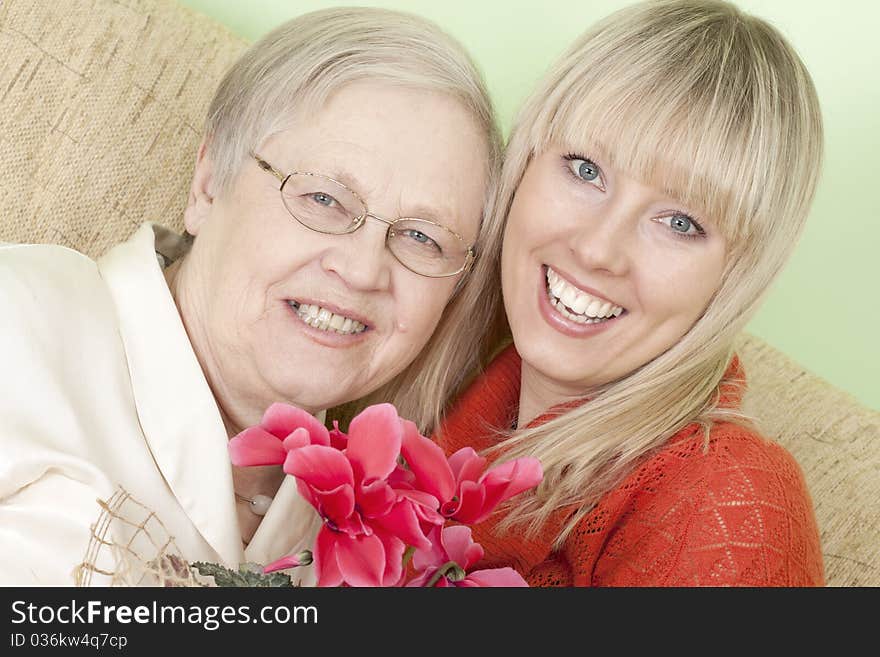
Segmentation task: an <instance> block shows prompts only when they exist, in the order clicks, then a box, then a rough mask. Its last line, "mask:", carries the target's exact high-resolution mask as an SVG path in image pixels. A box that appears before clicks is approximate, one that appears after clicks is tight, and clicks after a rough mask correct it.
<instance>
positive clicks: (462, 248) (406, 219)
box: [0, 9, 500, 585]
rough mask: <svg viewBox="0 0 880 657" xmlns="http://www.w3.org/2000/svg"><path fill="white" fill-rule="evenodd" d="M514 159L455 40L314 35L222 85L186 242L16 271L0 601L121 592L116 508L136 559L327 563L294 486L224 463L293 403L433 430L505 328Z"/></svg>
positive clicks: (59, 255)
mask: <svg viewBox="0 0 880 657" xmlns="http://www.w3.org/2000/svg"><path fill="white" fill-rule="evenodd" d="M498 151H499V146H498V138H497V133H496V128H495V125H494V119H493V113H492V109H491V106H490V103H489V101H488V99H487V95H486V92H485V89H484V86H483V83H482V81H481V79H480V76H479V74H478V73H477V72H476V70H475V69H474V67H473V65H472V63H471V61H470V60H469V58H468V57H467V55H466V54H465V53H464V52H463V51H462V49H461V47H460V46H459V45H458V44H457V43H456V42H454V41H453V40H452V39H451V38H450V37H449V36H447V35H445V34H444V33H442V32H441V31H440V30H438V29H437V28H436V27H435V26H433V25H432V24H429V23H427V22H425V21H423V20H421V19H418V18H415V17H413V16H410V15H407V14H401V13H396V12H390V11H382V10H377V9H346V10H344V11H343V10H328V11H321V12H315V13H312V14H307V15H305V16H302V17H300V18H297V19H295V20H292V21H290V22H288V23H286V24H284V25H282V26H281V27H279V28H278V29H276V30H274V31H273V32H271V33H270V34H268V35H267V36H266V37H265V38H263V39H262V40H261V41H259V42H258V43H256V44H255V45H254V46H253V47H252V48H250V49H249V50H248V51H247V52H246V53H245V54H244V56H243V57H242V58H241V59H240V60H239V61H238V62H237V63H236V64H235V65H234V66H233V68H232V69H231V70H230V71H229V72H228V73H227V74H226V76H225V78H224V79H223V81H222V82H221V84H220V86H219V89H218V91H217V93H216V96H215V98H214V100H213V103H212V104H211V107H210V111H209V116H208V121H207V128H206V131H205V137H204V141H203V144H202V146H201V148H200V149H199V152H198V157H197V161H196V165H195V173H194V175H193V179H192V184H191V189H190V195H189V202H188V205H187V208H186V212H185V225H186V229H187V232H188V234H189V238H188V239H187V240H185V241H183V242H181V241H180V240H178V239H175V236H174V235H168V234H167V231H164V230H163V229H161V228H160V227H159V226H156V225H144V226H142V227H141V228H140V229H139V230H138V231H137V232H136V233H135V234H134V235H133V236H132V237H131V238H130V239H129V240H128V241H127V242H125V243H123V244H121V245H119V246H117V247H115V248H114V249H112V250H111V251H110V252H108V253H107V254H106V255H104V256H103V257H102V258H100V259H99V260H98V261H97V262H93V261H92V260H90V259H88V258H86V257H84V256H83V255H81V254H78V253H76V252H74V251H70V250H68V249H64V248H60V247H55V246H45V245H42V246H37V245H7V246H5V247H3V248H0V317H2V327H3V330H2V334H3V339H2V341H0V361H2V362H3V364H4V371H5V372H6V376H5V377H4V383H3V384H2V391H0V418H2V428H0V453H2V458H0V527H2V529H0V533H2V540H0V546H2V547H0V551H2V556H0V564H2V565H0V582H2V584H4V585H11V584H67V583H73V579H72V578H71V573H72V571H73V570H74V568H75V567H76V566H77V564H79V563H80V562H81V561H83V560H84V559H86V560H87V561H89V562H90V563H91V562H94V563H92V564H91V568H92V570H93V571H94V575H95V579H92V581H98V582H104V581H109V580H106V579H101V578H100V577H99V573H100V571H102V570H103V571H107V572H111V571H112V570H113V568H114V564H113V563H112V562H110V561H108V551H107V550H105V551H104V553H103V555H98V556H97V557H96V556H95V555H94V554H90V555H86V550H87V546H88V545H89V542H90V526H92V525H94V524H95V522H96V519H97V518H98V516H99V512H100V510H101V509H100V508H99V506H98V503H97V501H96V500H97V499H99V498H100V499H102V500H105V501H106V500H110V508H109V509H108V511H109V512H110V515H109V517H114V516H115V517H117V521H116V522H114V523H113V526H112V527H110V530H109V533H108V535H107V536H108V539H110V537H112V541H113V542H114V543H115V544H117V545H119V546H131V545H134V544H135V543H137V541H138V540H139V539H142V538H143V536H142V535H141V534H142V533H143V532H144V531H147V532H149V531H151V530H153V531H154V533H155V532H157V531H159V529H161V530H162V532H167V535H168V537H169V541H170V540H173V547H174V548H175V549H176V550H179V554H180V555H181V556H183V557H184V558H186V559H188V560H191V561H195V560H205V561H216V562H222V563H225V564H227V565H229V566H232V567H236V566H237V565H238V564H239V563H241V562H244V561H254V562H262V563H265V562H268V561H269V560H272V559H276V558H278V557H279V556H281V555H283V554H285V553H287V552H289V551H291V550H292V549H295V548H296V546H297V545H298V544H305V543H307V542H308V540H309V539H310V538H311V537H310V535H309V531H310V528H309V525H310V523H309V522H308V516H304V515H302V514H303V513H310V512H308V511H306V510H305V508H304V506H303V505H301V504H300V502H299V498H298V495H297V493H296V487H295V483H294V482H293V481H292V480H290V481H283V477H284V475H283V473H282V472H281V470H280V468H271V467H266V468H250V469H247V470H237V469H236V470H233V468H232V467H231V465H230V462H229V457H228V453H227V448H226V442H227V440H228V438H229V437H230V436H233V435H235V434H236V433H238V432H239V431H240V430H241V429H243V428H244V427H246V426H249V425H253V424H256V423H258V422H259V420H260V417H261V416H262V414H263V412H264V411H265V409H266V408H267V407H268V406H269V405H270V404H272V403H273V402H277V401H285V402H288V403H291V404H295V405H297V406H299V407H301V408H303V409H305V410H307V411H309V412H312V413H316V414H319V413H320V412H321V411H323V410H324V409H327V408H329V407H332V406H336V405H340V404H345V403H349V402H352V401H354V400H362V399H364V398H367V397H368V396H369V395H370V394H371V393H372V394H373V395H374V396H375V397H376V398H380V399H383V400H386V401H390V402H393V403H394V404H396V405H397V407H398V409H400V412H401V414H402V415H404V416H405V417H409V418H410V419H413V420H414V421H416V422H417V423H418V424H419V425H420V426H421V428H422V429H423V430H428V429H429V428H430V427H431V424H432V422H433V421H434V418H436V417H437V414H438V412H439V410H440V408H441V407H442V406H443V404H444V403H445V401H446V400H447V399H448V398H449V396H450V395H451V394H452V393H453V392H455V390H456V388H457V387H458V386H460V384H461V373H462V372H465V371H467V369H468V368H469V367H470V366H471V365H473V362H474V359H475V358H476V356H477V354H478V344H477V340H478V336H479V335H480V332H481V329H482V327H483V326H484V325H485V323H486V321H487V319H488V317H489V316H490V314H491V312H492V310H493V305H495V299H496V295H494V294H490V295H489V296H488V297H487V296H486V295H485V294H484V293H483V292H482V288H483V287H484V283H485V279H486V273H485V272H487V271H489V266H488V264H490V263H488V264H485V265H484V264H482V263H480V261H477V264H476V265H475V256H476V254H477V253H478V252H480V251H482V250H491V249H492V248H493V247H494V245H495V243H496V242H497V241H498V240H499V235H500V232H499V230H498V229H497V228H496V229H494V230H493V227H492V225H491V224H489V223H484V222H482V216H483V209H484V204H485V201H486V198H487V189H488V188H489V186H490V183H491V181H492V179H493V177H494V171H495V169H496V166H497V162H498ZM190 243H191V244H190ZM157 254H158V262H157ZM163 268H164V271H163ZM425 400H430V403H425ZM117 487H121V488H122V489H124V491H125V492H124V493H117V494H116V495H114V490H116V489H117ZM127 495H130V496H131V498H130V499H129V498H127V497H126V496H127ZM111 496H113V497H112V499H111ZM125 500H128V501H129V506H128V507H127V508H128V511H127V513H128V515H127V516H126V514H125V512H123V510H122V509H121V508H120V507H119V506H118V505H117V503H119V505H121V504H122V503H123V502H124V501H125ZM133 500H137V502H138V503H139V504H142V505H143V507H145V508H143V507H137V506H136V505H135V504H134V502H133ZM133 508H141V509H142V510H143V513H142V514H141V515H140V516H138V515H137V514H136V513H135V515H134V516H132V511H131V509H133ZM119 516H122V521H121V522H120V521H119V518H118V517H119ZM106 517H108V516H105V518H106ZM160 522H161V526H160V525H159V524H158V523H160ZM106 529H107V528H106V527H102V526H98V527H94V528H93V529H92V531H95V532H104V531H105V530H106ZM160 547H161V546H160Z"/></svg>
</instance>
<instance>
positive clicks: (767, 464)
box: [597, 423, 823, 586]
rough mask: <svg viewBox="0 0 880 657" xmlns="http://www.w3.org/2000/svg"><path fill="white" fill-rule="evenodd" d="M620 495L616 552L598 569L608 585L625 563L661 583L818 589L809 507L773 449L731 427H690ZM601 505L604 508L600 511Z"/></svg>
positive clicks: (790, 463)
mask: <svg viewBox="0 0 880 657" xmlns="http://www.w3.org/2000/svg"><path fill="white" fill-rule="evenodd" d="M615 495H616V497H617V505H618V506H619V509H620V512H619V513H618V515H617V526H616V527H615V528H614V531H615V533H616V534H617V541H618V542H617V548H616V553H615V555H614V556H611V555H605V556H606V557H608V558H606V559H604V561H601V562H600V563H599V564H597V572H601V573H602V574H601V578H603V579H604V583H614V580H615V577H618V576H619V574H620V572H621V571H620V568H621V565H622V562H627V563H629V564H630V566H629V567H627V568H626V569H625V570H626V572H629V573H630V574H631V573H632V570H631V564H632V563H638V564H641V565H642V568H641V577H642V579H640V580H639V581H640V582H642V583H643V584H645V585H661V586H695V585H708V586H722V585H739V586H774V585H777V586H801V585H815V584H821V583H822V582H823V574H822V558H821V550H820V546H819V536H818V529H817V527H816V521H815V515H814V512H813V506H812V501H811V499H810V496H809V493H808V491H807V489H806V485H805V483H804V478H803V475H802V473H801V470H800V467H799V466H798V464H797V463H796V462H795V460H794V458H793V457H792V456H791V455H790V454H789V453H788V452H787V451H786V450H785V449H784V448H782V447H781V446H780V445H778V444H776V443H773V442H772V441H769V440H767V439H765V438H764V437H762V436H761V435H759V434H758V433H756V432H754V431H752V430H750V429H748V428H744V427H741V426H738V425H735V424H730V423H720V424H718V425H716V426H714V427H713V428H712V430H711V433H710V436H709V441H708V445H706V443H705V441H704V440H703V437H702V433H701V432H700V431H697V430H694V428H693V427H691V428H690V431H689V433H685V432H682V433H680V434H679V435H678V436H677V437H676V438H675V439H673V440H671V441H670V442H669V443H667V445H666V446H664V448H663V449H661V450H660V451H658V452H657V453H656V454H655V455H654V456H652V457H651V458H650V459H649V460H647V461H646V462H645V463H644V464H643V465H642V466H641V467H639V468H638V469H637V470H636V471H634V472H633V473H632V474H631V475H630V477H628V478H627V480H626V481H625V482H623V484H622V485H621V487H619V488H618V489H617V490H615V491H613V492H612V494H611V495H610V496H609V499H613V498H614V497H615ZM600 506H601V505H600Z"/></svg>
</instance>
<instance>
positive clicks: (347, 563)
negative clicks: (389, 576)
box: [336, 534, 385, 586]
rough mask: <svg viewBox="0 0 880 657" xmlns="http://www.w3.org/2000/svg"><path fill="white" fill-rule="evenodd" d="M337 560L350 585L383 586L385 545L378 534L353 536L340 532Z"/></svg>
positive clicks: (337, 544)
mask: <svg viewBox="0 0 880 657" xmlns="http://www.w3.org/2000/svg"><path fill="white" fill-rule="evenodd" d="M336 561H337V563H338V564H339V570H340V571H341V572H342V577H343V578H344V579H345V581H346V583H347V584H349V586H382V575H384V573H385V547H384V546H383V545H382V541H381V540H380V539H379V537H378V536H358V537H357V538H351V537H349V536H346V535H345V534H339V535H338V538H337V540H336Z"/></svg>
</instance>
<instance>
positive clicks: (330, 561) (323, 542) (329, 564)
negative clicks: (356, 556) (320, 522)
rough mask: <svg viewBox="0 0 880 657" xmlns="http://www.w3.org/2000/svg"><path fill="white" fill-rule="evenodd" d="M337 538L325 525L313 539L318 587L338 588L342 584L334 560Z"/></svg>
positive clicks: (340, 574)
mask: <svg viewBox="0 0 880 657" xmlns="http://www.w3.org/2000/svg"><path fill="white" fill-rule="evenodd" d="M338 536H339V534H337V533H336V532H334V531H333V530H331V529H329V528H328V527H327V526H326V525H325V526H323V527H321V529H320V531H318V537H317V538H316V539H315V551H314V557H315V573H316V574H317V576H318V582H317V584H318V586H339V585H340V584H342V581H343V579H342V571H340V570H339V564H338V563H337V560H336V539H337V537H338Z"/></svg>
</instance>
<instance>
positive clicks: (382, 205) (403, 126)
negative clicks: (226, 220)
mask: <svg viewBox="0 0 880 657" xmlns="http://www.w3.org/2000/svg"><path fill="white" fill-rule="evenodd" d="M262 148H263V151H264V152H265V157H267V158H269V157H271V158H273V159H275V160H277V162H272V163H273V164H274V165H275V166H276V167H278V168H281V169H282V170H283V171H284V172H289V171H292V170H297V171H311V172H313V173H321V174H324V175H327V176H330V177H332V178H335V179H336V180H339V181H340V182H342V183H344V184H346V185H348V186H349V187H351V188H352V189H353V190H354V191H355V192H357V193H358V194H359V195H360V196H361V197H362V198H363V199H364V200H365V201H366V202H367V204H368V206H369V208H370V210H371V211H373V212H376V213H377V214H382V215H388V216H401V215H412V216H420V217H424V218H426V219H431V220H434V221H439V222H441V223H444V224H446V225H448V226H449V227H450V228H453V229H455V230H457V231H459V232H462V234H463V235H467V236H475V235H476V226H475V222H478V221H479V216H480V212H481V210H482V204H483V198H484V194H485V186H486V178H487V177H486V168H487V164H486V159H487V147H486V143H485V137H484V136H483V135H482V134H481V132H480V129H479V128H478V126H477V124H476V121H475V120H474V119H473V117H472V116H471V115H470V114H469V113H468V112H467V110H465V108H464V107H463V106H462V105H461V104H460V103H459V102H458V101H457V100H455V99H454V98H452V97H450V96H447V95H444V94H439V93H435V92H427V91H421V90H413V89H407V88H402V87H395V86H391V85H388V84H377V83H356V84H351V85H348V86H346V87H343V88H342V89H341V90H339V91H337V92H336V93H335V94H333V95H332V96H331V97H330V98H329V99H328V100H327V101H326V102H325V103H323V104H322V105H320V106H317V107H310V108H305V107H304V108H301V109H300V110H298V111H297V112H295V113H293V114H292V116H291V117H290V120H289V122H288V124H287V126H286V128H285V129H283V130H281V131H280V132H278V133H276V134H274V135H272V137H271V138H270V139H268V140H267V141H266V142H265V143H264V145H263V147H262Z"/></svg>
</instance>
